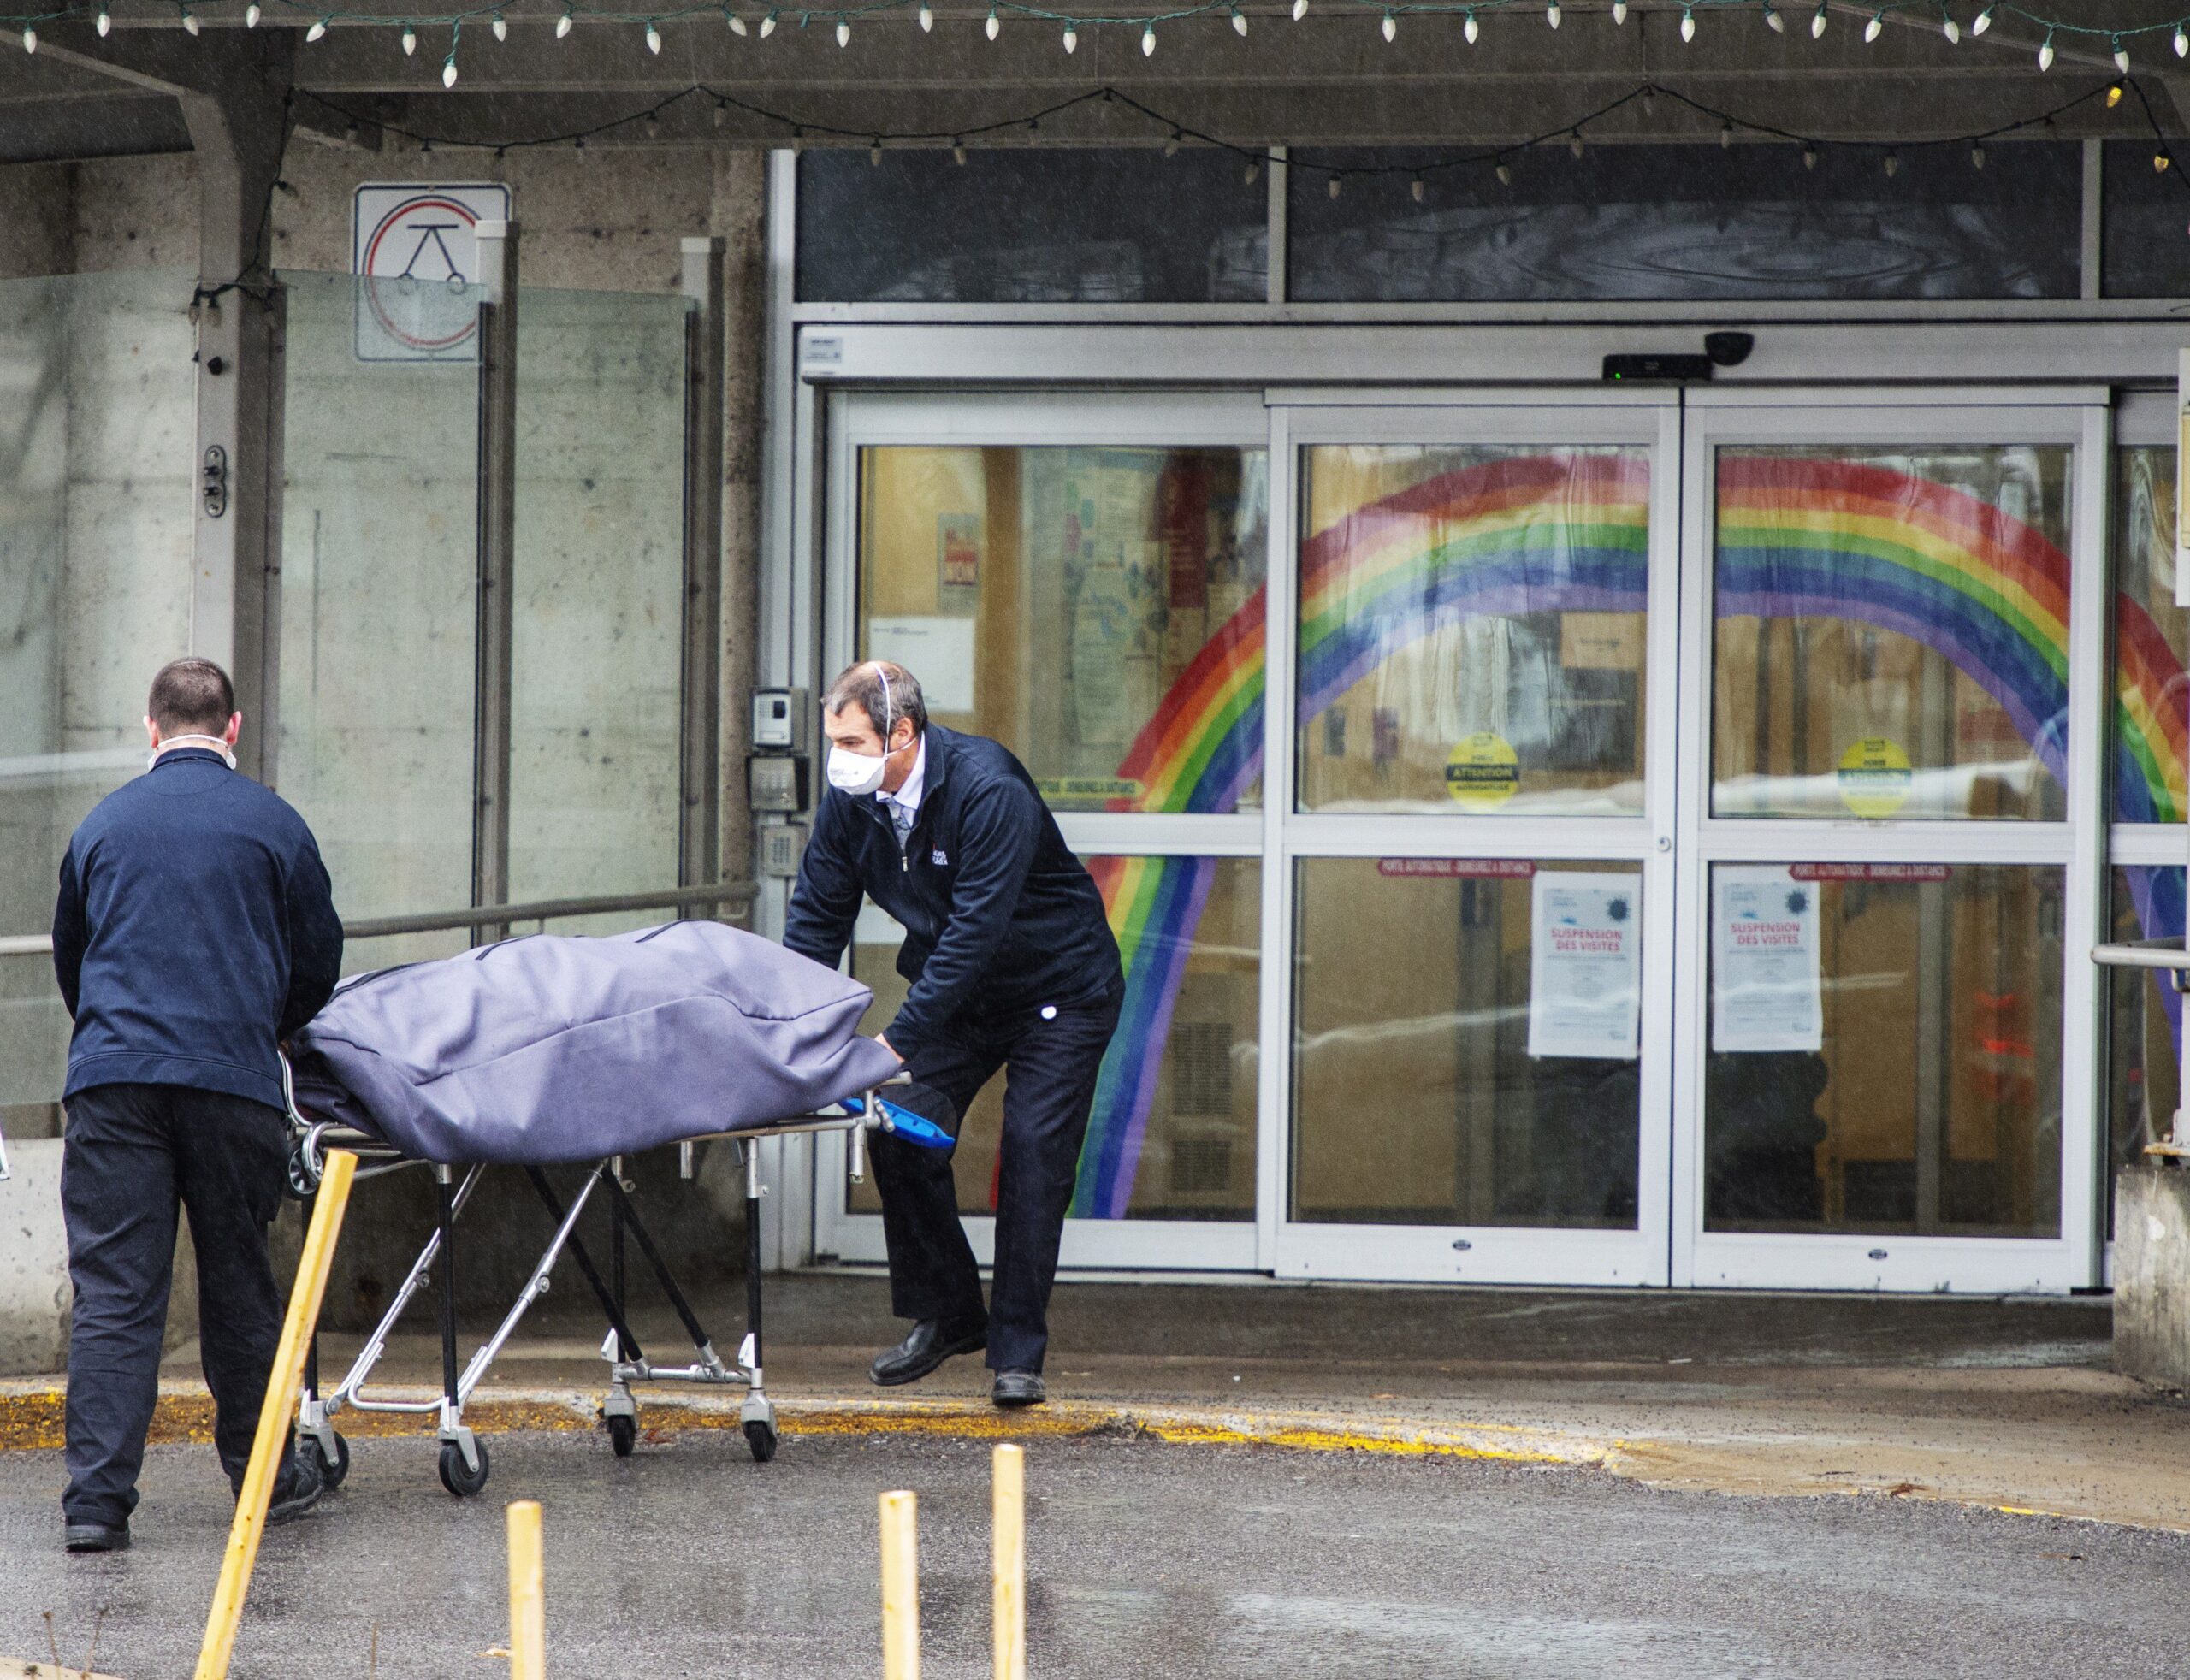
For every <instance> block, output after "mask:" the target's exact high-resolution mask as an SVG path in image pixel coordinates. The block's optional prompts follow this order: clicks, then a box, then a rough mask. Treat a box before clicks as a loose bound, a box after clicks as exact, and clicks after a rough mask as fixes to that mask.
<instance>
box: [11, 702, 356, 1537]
mask: <svg viewBox="0 0 2190 1680" xmlns="http://www.w3.org/2000/svg"><path fill="white" fill-rule="evenodd" d="M145 710H146V712H147V713H148V715H147V716H146V718H145V731H146V733H147V734H148V735H149V736H150V737H151V747H152V753H151V764H150V767H149V768H148V769H147V771H146V772H145V774H144V775H142V776H139V777H138V778H136V779H135V780H134V781H132V782H128V783H126V784H124V785H123V786H121V788H119V789H117V790H115V792H113V793H110V794H109V795H108V796H106V797H105V798H104V799H103V800H101V801H100V802H98V805H97V806H95V807H93V808H92V813H91V814H90V815H89V816H87V817H86V818H85V819H84V820H83V823H82V824H81V825H80V826H79V827H78V828H77V830H76V832H75V834H74V837H71V839H70V840H69V842H68V855H67V856H66V857H65V858H64V859H63V860H62V865H61V890H60V895H59V897H58V899H57V901H56V903H55V906H54V911H53V970H54V974H55V977H56V979H58V980H59V981H60V983H61V996H62V1001H63V1002H64V1003H67V1004H68V1013H69V1015H70V1016H71V1017H72V1018H73V1019H74V1021H75V1024H76V1025H75V1032H74V1035H73V1037H72V1038H70V1040H69V1044H68V1085H67V1086H66V1087H65V1091H64V1093H63V1100H64V1102H65V1103H66V1105H67V1108H68V1129H67V1131H66V1133H64V1141H63V1144H62V1164H61V1203H62V1216H63V1217H64V1219H65V1220H66V1222H67V1225H68V1276H69V1280H70V1281H71V1283H72V1284H73V1285H74V1288H75V1296H76V1298H75V1306H74V1319H73V1321H72V1324H71V1328H70V1332H69V1338H68V1490H67V1491H66V1492H65V1493H63V1494H62V1497H61V1505H62V1518H63V1521H64V1523H65V1524H66V1527H65V1529H64V1531H63V1535H62V1543H63V1544H64V1545H65V1546H66V1547H67V1548H68V1550H69V1551H71V1552H111V1551H115V1550H118V1549H119V1548H121V1547H125V1546H127V1545H128V1544H129V1514H130V1512H131V1511H133V1509H134V1508H135V1506H136V1504H137V1472H138V1470H139V1466H140V1465H141V1464H143V1462H144V1457H145V1431H146V1430H147V1429H149V1428H150V1427H151V1421H152V1405H153V1401H154V1399H156V1397H157V1392H158V1380H159V1369H160V1343H161V1340H162V1335H163V1331H164V1329H165V1327H166V1323H167V1311H168V1287H169V1281H170V1273H171V1272H172V1270H173V1268H174V1262H175V1217H176V1208H177V1205H178V1204H180V1205H181V1208H182V1209H183V1210H186V1211H187V1212H188V1214H189V1216H190V1233H191V1236H192V1239H193V1245H194V1247H195V1248H196V1250H197V1255H198V1339H199V1344H200V1347H201V1349H202V1358H203V1359H204V1367H205V1383H206V1386H207V1387H209V1388H210V1389H211V1390H212V1391H213V1406H214V1423H213V1444H214V1446H215V1448H216V1450H217V1451H218V1452H219V1454H220V1458H221V1466H222V1469H223V1470H226V1471H227V1472H228V1481H229V1483H230V1485H231V1486H232V1487H235V1488H240V1487H241V1486H242V1482H243V1474H244V1469H245V1466H246V1464H248V1463H249V1462H250V1458H251V1446H252V1437H253V1435H255V1434H256V1433H257V1427H258V1412H259V1407H260V1405H261V1404H262V1403H263V1400H264V1398H265V1393H266V1383H267V1379H268V1375H269V1373H270V1371H271V1370H272V1368H273V1364H274V1352H275V1345H276V1343H277V1342H278V1341H279V1340H280V1339H281V1313H282V1302H281V1291H280V1289H279V1288H278V1287H277V1286H276V1284H275V1279H274V1269H273V1265H272V1263H271V1262H270V1260H269V1257H268V1255H267V1251H266V1229H267V1227H268V1226H269V1224H271V1223H272V1222H273V1219H274V1216H275V1213H276V1212H277V1211H278V1210H279V1209H280V1207H281V1192H282V1187H283V1186H284V1183H285V1182H286V1180H287V1162H288V1128H287V1123H286V1122H285V1121H284V1120H283V1118H282V1110H281V1062H280V1057H279V1055H278V1050H277V1046H278V1045H279V1044H280V1042H281V1040H282V1039H284V1038H287V1036H288V1035H289V1034H290V1033H292V1032H295V1031H296V1030H297V1029H298V1028H299V1027H301V1026H303V1025H304V1024H305V1022H306V1021H308V1020H311V1017H312V1016H313V1015H316V1014H317V1013H318V1011H319V1008H320V1006H321V1005H322V1004H323V1003H326V1001H327V999H328V997H329V993H331V992H332V991H334V982H335V979H336V977H337V976H338V975H339V974H340V972H341V967H342V924H341V922H340V920H337V919H336V917H335V914H334V903H333V902H332V901H331V900H330V898H329V891H328V881H327V871H326V869H325V868H324V867H323V866H322V865H321V863H320V859H319V849H318V847H317V845H316V844H315V843H313V840H312V837H311V830H310V829H308V828H306V827H305V822H304V819H303V818H301V817H299V815H298V814H297V813H295V812H294V811H293V810H292V809H290V807H288V806H287V804H285V803H284V802H282V801H281V799H279V798H278V797H276V796H275V795H274V794H273V793H272V792H270V791H269V790H267V789H265V788H263V787H261V786H260V785H259V784H257V783H256V782H254V781H252V780H251V779H250V778H247V777H244V776H240V775H238V774H237V773H236V768H235V765H236V760H235V752H234V748H235V743H236V736H237V733H238V731H240V729H241V728H242V725H243V717H242V714H241V713H239V712H238V711H237V710H236V709H235V691H234V688H233V687H231V685H230V684H229V682H228V676H227V673H225V672H224V671H222V669H221V668H220V666H218V665H215V664H214V663H213V662H212V661H211V660H196V659H186V660H175V662H174V663H173V664H171V665H166V666H164V667H163V669H162V670H161V671H160V672H159V674H158V675H157V677H154V678H153V679H152V692H151V702H150V704H149V705H148V706H147V707H146V708H145ZM320 1485H321V1477H320V1474H319V1466H318V1463H317V1459H316V1458H311V1457H300V1456H299V1455H297V1454H295V1453H294V1452H291V1453H290V1455H289V1456H288V1457H287V1459H286V1460H285V1462H284V1464H283V1465H282V1467H281V1472H280V1474H279V1476H277V1478H276V1480H275V1487H274V1495H273V1501H272V1504H271V1505H270V1507H269V1512H268V1520H269V1521H272V1522H282V1521H286V1520H287V1519H288V1518H289V1517H294V1516H298V1515H299V1514H301V1513H302V1512H303V1511H305V1510H307V1509H309V1508H310V1506H311V1504H312V1502H313V1501H314V1500H317V1498H318V1497H319V1494H320Z"/></svg>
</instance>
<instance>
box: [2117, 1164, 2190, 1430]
mask: <svg viewBox="0 0 2190 1680" xmlns="http://www.w3.org/2000/svg"><path fill="white" fill-rule="evenodd" d="M2114 1363H2115V1365H2116V1368H2117V1369H2120V1370H2122V1371H2123V1372H2125V1373H2127V1374H2128V1375H2131V1376H2134V1377H2141V1378H2143V1379H2144V1380H2145V1381H2147V1382H2155V1383H2159V1384H2162V1385H2163V1386H2164V1387H2169V1388H2190V1168H2184V1167H2183V1166H2182V1165H2181V1163H2179V1162H2174V1161H2158V1160H2154V1161H2140V1162H2135V1163H2134V1164H2132V1165H2130V1166H2128V1167H2124V1168H2122V1171H2121V1174H2120V1175H2119V1176H2118V1177H2117V1178H2116V1180H2115V1181H2114Z"/></svg>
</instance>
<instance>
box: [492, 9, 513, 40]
mask: <svg viewBox="0 0 2190 1680" xmlns="http://www.w3.org/2000/svg"><path fill="white" fill-rule="evenodd" d="M494 38H495V39H496V40H498V41H506V40H507V39H509V38H510V21H509V20H508V19H507V18H506V17H504V16H503V15H501V14H500V12H496V13H495V14H494Z"/></svg>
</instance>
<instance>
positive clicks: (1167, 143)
mask: <svg viewBox="0 0 2190 1680" xmlns="http://www.w3.org/2000/svg"><path fill="white" fill-rule="evenodd" d="M1163 155H1164V156H1165V157H1177V156H1178V155H1179V131H1178V130H1177V129H1175V128H1174V129H1173V130H1172V131H1171V132H1170V133H1169V136H1167V137H1166V138H1165V139H1164V141H1163Z"/></svg>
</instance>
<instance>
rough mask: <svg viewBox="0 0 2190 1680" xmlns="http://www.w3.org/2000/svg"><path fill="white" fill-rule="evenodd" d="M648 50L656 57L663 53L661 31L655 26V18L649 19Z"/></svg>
mask: <svg viewBox="0 0 2190 1680" xmlns="http://www.w3.org/2000/svg"><path fill="white" fill-rule="evenodd" d="M647 50H648V52H650V53H653V54H654V56H656V57H660V55H661V31H660V30H659V29H657V28H655V27H654V20H653V19H652V18H648V20H647Z"/></svg>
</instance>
